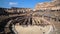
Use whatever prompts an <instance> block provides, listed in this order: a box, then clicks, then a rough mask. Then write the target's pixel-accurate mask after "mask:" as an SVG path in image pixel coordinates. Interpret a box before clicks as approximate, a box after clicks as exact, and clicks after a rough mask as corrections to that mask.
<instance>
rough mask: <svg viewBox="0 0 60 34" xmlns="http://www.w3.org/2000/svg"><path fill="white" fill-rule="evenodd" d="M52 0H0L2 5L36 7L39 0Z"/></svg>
mask: <svg viewBox="0 0 60 34" xmlns="http://www.w3.org/2000/svg"><path fill="white" fill-rule="evenodd" d="M49 1H51V0H0V7H6V8H9V7H20V8H21V7H24V8H34V7H35V5H36V4H37V3H39V2H49Z"/></svg>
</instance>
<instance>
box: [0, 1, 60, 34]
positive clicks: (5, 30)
mask: <svg viewBox="0 0 60 34" xmlns="http://www.w3.org/2000/svg"><path fill="white" fill-rule="evenodd" d="M57 2H58V3H57ZM54 3H55V4H54ZM0 11H2V12H1V14H0V34H60V5H59V0H55V1H53V2H49V3H47V2H45V3H38V4H37V5H36V7H35V9H30V8H16V7H12V8H0Z"/></svg>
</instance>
